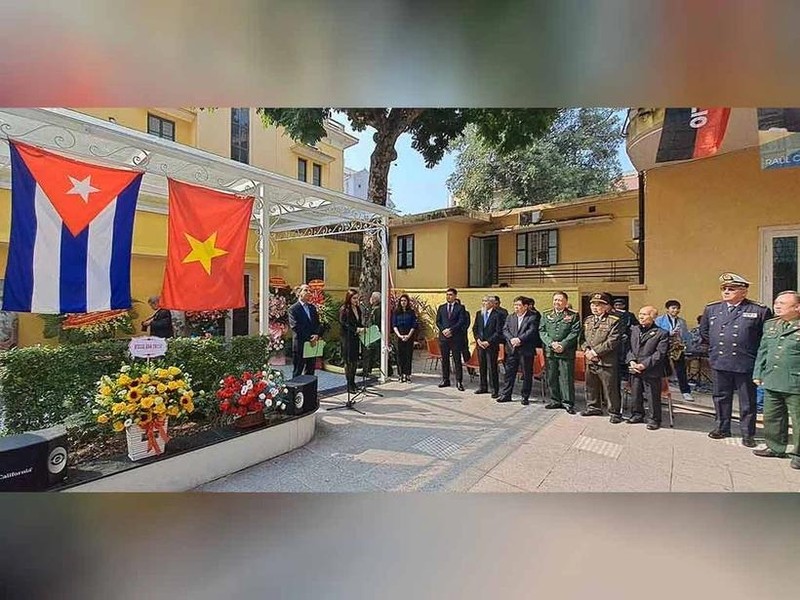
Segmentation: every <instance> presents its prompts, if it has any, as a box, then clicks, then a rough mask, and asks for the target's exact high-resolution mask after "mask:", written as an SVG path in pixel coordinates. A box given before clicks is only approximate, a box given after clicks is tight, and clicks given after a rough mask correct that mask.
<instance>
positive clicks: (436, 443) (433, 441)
mask: <svg viewBox="0 0 800 600" xmlns="http://www.w3.org/2000/svg"><path fill="white" fill-rule="evenodd" d="M413 447H414V448H415V449H417V450H419V451H421V452H425V453H426V454H430V455H431V456H435V457H436V458H448V457H449V456H451V455H453V454H455V453H456V452H457V451H458V450H459V449H460V448H461V446H459V445H458V444H453V443H451V442H448V441H447V440H443V439H441V438H438V437H436V436H431V437H429V438H425V439H424V440H422V441H421V442H417V443H416V444H414V446H413Z"/></svg>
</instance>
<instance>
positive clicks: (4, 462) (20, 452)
mask: <svg viewBox="0 0 800 600" xmlns="http://www.w3.org/2000/svg"><path fill="white" fill-rule="evenodd" d="M66 476H67V431H66V429H65V428H64V426H63V425H58V426H56V427H50V428H49V429H42V430H40V431H31V432H28V433H22V434H18V435H8V436H5V437H0V492H36V491H42V490H46V489H47V488H49V487H51V486H53V485H55V484H57V483H60V482H61V481H63V480H64V478H65V477H66Z"/></svg>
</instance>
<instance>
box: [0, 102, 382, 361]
mask: <svg viewBox="0 0 800 600" xmlns="http://www.w3.org/2000/svg"><path fill="white" fill-rule="evenodd" d="M0 139H4V140H8V139H11V140H19V141H21V142H24V143H27V144H30V145H33V146H38V147H40V148H44V149H49V150H53V151H55V152H63V153H64V154H67V155H70V156H73V157H75V158H81V159H85V160H87V161H88V162H94V163H98V164H107V165H110V166H116V167H126V168H130V169H136V170H140V171H143V172H144V173H145V175H144V177H143V179H142V185H141V190H140V196H142V197H147V196H150V197H152V198H167V197H168V187H167V178H172V179H176V180H181V181H186V182H188V183H194V184H196V185H201V186H205V187H208V188H213V189H218V190H220V191H227V192H232V193H236V194H240V195H249V196H255V198H256V201H255V203H254V209H253V220H254V221H255V222H256V224H257V226H258V229H259V230H260V231H259V247H258V252H259V291H260V294H259V332H260V333H261V334H262V335H265V334H266V333H267V332H268V326H269V322H268V319H269V311H268V306H269V286H268V279H269V241H270V239H272V240H279V239H293V238H304V237H315V236H322V235H331V234H337V233H348V232H355V231H374V232H377V233H378V234H379V237H380V239H381V246H382V260H381V267H382V268H381V296H382V298H383V305H382V306H383V323H384V324H388V304H389V303H388V301H387V300H388V292H389V289H388V281H389V261H388V219H389V217H391V216H394V215H395V213H394V211H392V210H391V209H389V208H386V207H384V206H380V205H377V204H373V203H371V202H367V201H365V200H362V199H360V198H355V197H353V196H348V195H347V194H343V193H341V192H336V191H333V190H329V189H325V188H323V187H320V186H314V185H310V184H308V183H304V182H302V181H297V180H295V179H292V178H290V177H285V176H283V175H278V174H276V173H272V172H270V171H266V170H264V169H261V168H259V167H255V166H252V165H249V164H246V163H240V162H237V161H234V160H231V159H229V158H224V157H220V156H217V155H216V154H212V153H210V152H206V151H204V150H200V149H198V148H193V147H191V146H185V145H182V144H178V143H176V142H173V141H170V140H166V139H162V138H159V137H156V136H153V135H150V134H147V133H144V132H140V131H136V130H133V129H129V128H127V127H122V126H120V125H117V124H115V123H111V122H109V121H104V120H102V119H97V118H95V117H91V116H89V115H85V114H82V113H79V112H77V111H74V110H69V109H65V108H0ZM9 178H10V174H9V148H8V146H7V144H0V186H2V184H3V183H4V180H5V183H6V186H7V182H8V180H9ZM382 330H383V331H384V332H386V333H387V334H388V331H389V329H388V327H386V326H384V327H383V328H382ZM385 339H388V335H387V336H385ZM387 367H388V345H387V343H386V342H385V341H384V343H383V344H382V352H381V372H382V373H386V372H387Z"/></svg>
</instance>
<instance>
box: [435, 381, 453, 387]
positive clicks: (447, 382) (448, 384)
mask: <svg viewBox="0 0 800 600" xmlns="http://www.w3.org/2000/svg"><path fill="white" fill-rule="evenodd" d="M438 387H450V382H449V381H443V382H442V383H440V384H439V386H438Z"/></svg>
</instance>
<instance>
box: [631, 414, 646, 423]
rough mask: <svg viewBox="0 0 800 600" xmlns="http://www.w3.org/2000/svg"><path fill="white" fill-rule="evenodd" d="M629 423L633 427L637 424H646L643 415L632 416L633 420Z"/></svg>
mask: <svg viewBox="0 0 800 600" xmlns="http://www.w3.org/2000/svg"><path fill="white" fill-rule="evenodd" d="M628 423H630V424H631V425H635V424H636V423H644V417H643V416H642V415H631V418H630V419H628Z"/></svg>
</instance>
